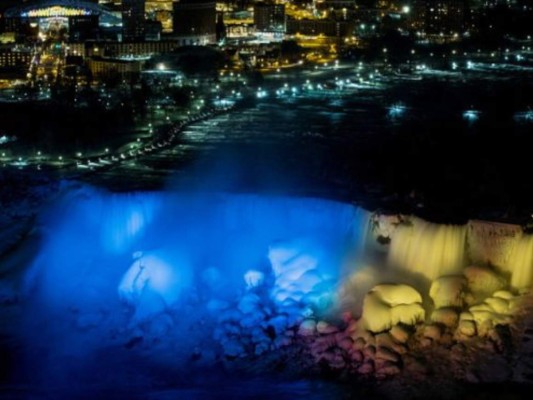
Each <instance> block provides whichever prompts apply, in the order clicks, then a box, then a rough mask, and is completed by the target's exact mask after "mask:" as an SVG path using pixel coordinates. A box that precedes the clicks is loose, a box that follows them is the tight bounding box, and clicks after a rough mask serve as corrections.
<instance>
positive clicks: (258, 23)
mask: <svg viewBox="0 0 533 400" xmlns="http://www.w3.org/2000/svg"><path fill="white" fill-rule="evenodd" d="M254 24H255V28H256V29H257V31H258V32H268V33H277V34H283V33H285V29H286V23H285V5H284V4H275V3H263V2H260V3H256V4H255V5H254Z"/></svg>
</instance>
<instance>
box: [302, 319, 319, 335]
mask: <svg viewBox="0 0 533 400" xmlns="http://www.w3.org/2000/svg"><path fill="white" fill-rule="evenodd" d="M315 333H316V321H315V320H314V319H311V318H308V319H304V320H303V321H302V323H301V324H300V327H299V328H298V335H300V336H313V335H314V334H315Z"/></svg>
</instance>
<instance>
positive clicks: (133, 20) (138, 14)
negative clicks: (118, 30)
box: [122, 0, 145, 41]
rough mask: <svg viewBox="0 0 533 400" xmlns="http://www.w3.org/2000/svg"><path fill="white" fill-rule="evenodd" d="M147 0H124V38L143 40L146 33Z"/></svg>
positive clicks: (127, 39) (126, 39)
mask: <svg viewBox="0 0 533 400" xmlns="http://www.w3.org/2000/svg"><path fill="white" fill-rule="evenodd" d="M144 7H145V0H122V38H123V40H125V41H131V40H143V39H144V34H145V19H144Z"/></svg>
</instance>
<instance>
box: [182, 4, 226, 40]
mask: <svg viewBox="0 0 533 400" xmlns="http://www.w3.org/2000/svg"><path fill="white" fill-rule="evenodd" d="M173 32H174V34H175V35H176V36H179V37H180V38H181V40H182V42H183V43H185V44H202V45H204V44H207V43H215V41H216V4H215V2H214V1H209V0H181V1H180V2H177V3H174V21H173Z"/></svg>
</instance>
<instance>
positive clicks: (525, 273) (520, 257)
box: [509, 235, 533, 289]
mask: <svg viewBox="0 0 533 400" xmlns="http://www.w3.org/2000/svg"><path fill="white" fill-rule="evenodd" d="M509 270H510V271H511V286H512V287H514V288H517V289H524V288H527V287H530V286H531V284H532V283H533V235H523V236H522V237H520V238H518V239H516V240H515V244H514V247H513V249H512V251H511V256H510V258H509Z"/></svg>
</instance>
